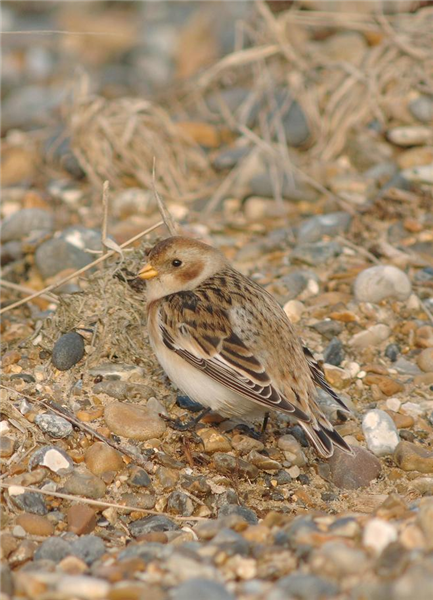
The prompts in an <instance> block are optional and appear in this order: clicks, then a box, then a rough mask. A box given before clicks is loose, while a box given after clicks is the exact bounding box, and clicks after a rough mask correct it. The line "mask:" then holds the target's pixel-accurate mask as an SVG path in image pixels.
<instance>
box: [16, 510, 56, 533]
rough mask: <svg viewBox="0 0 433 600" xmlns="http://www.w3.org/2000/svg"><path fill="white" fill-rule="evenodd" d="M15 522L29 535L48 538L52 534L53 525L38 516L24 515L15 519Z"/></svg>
mask: <svg viewBox="0 0 433 600" xmlns="http://www.w3.org/2000/svg"><path fill="white" fill-rule="evenodd" d="M16 522H17V525H20V526H21V527H22V528H23V529H24V531H26V532H27V533H29V534H30V535H40V536H49V535H53V533H54V526H53V524H52V523H51V522H50V521H49V520H48V519H47V518H46V517H42V516H40V515H35V514H28V513H24V514H21V515H19V516H18V517H17V521H16Z"/></svg>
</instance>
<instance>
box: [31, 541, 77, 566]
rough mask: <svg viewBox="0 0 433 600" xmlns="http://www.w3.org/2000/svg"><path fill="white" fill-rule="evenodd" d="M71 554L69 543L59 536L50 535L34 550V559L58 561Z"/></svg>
mask: <svg viewBox="0 0 433 600" xmlns="http://www.w3.org/2000/svg"><path fill="white" fill-rule="evenodd" d="M70 554H72V552H71V545H70V544H69V543H68V542H67V541H66V540H64V539H62V538H59V537H50V538H48V539H47V540H45V541H44V542H42V544H41V545H40V546H39V548H38V549H37V550H36V552H35V560H52V561H53V562H54V563H58V562H60V561H61V560H63V559H64V558H65V557H66V556H69V555H70Z"/></svg>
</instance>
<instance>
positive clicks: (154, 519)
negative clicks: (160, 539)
mask: <svg viewBox="0 0 433 600" xmlns="http://www.w3.org/2000/svg"><path fill="white" fill-rule="evenodd" d="M178 529H179V526H178V525H177V524H176V523H175V522H174V521H172V520H171V519H169V518H168V517H165V516H164V515H152V516H150V517H144V518H143V519H138V520H137V521H133V522H132V523H131V524H130V525H129V531H130V532H131V535H132V536H133V537H135V538H136V537H138V536H141V535H145V534H147V533H152V532H154V531H177V530H178Z"/></svg>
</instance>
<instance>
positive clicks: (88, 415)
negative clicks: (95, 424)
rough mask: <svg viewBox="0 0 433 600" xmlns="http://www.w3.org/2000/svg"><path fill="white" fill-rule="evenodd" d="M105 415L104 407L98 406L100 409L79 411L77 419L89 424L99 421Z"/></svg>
mask: <svg viewBox="0 0 433 600" xmlns="http://www.w3.org/2000/svg"><path fill="white" fill-rule="evenodd" d="M103 414H104V407H103V406H98V408H94V409H93V410H79V411H78V412H77V413H76V417H77V419H79V420H80V421H82V422H83V423H89V422H90V421H95V420H96V419H99V418H100V417H102V415H103Z"/></svg>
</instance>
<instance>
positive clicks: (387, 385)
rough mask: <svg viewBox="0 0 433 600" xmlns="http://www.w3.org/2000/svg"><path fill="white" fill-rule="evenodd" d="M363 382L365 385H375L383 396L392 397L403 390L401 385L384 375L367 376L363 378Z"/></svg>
mask: <svg viewBox="0 0 433 600" xmlns="http://www.w3.org/2000/svg"><path fill="white" fill-rule="evenodd" d="M363 382H364V383H365V384H366V385H373V384H376V385H377V386H378V387H379V389H380V391H381V392H382V393H383V394H385V396H393V395H394V394H398V393H399V392H402V391H403V390H404V385H403V384H402V383H400V382H399V381H395V379H391V377H387V376H386V375H367V376H366V377H364V379H363Z"/></svg>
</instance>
